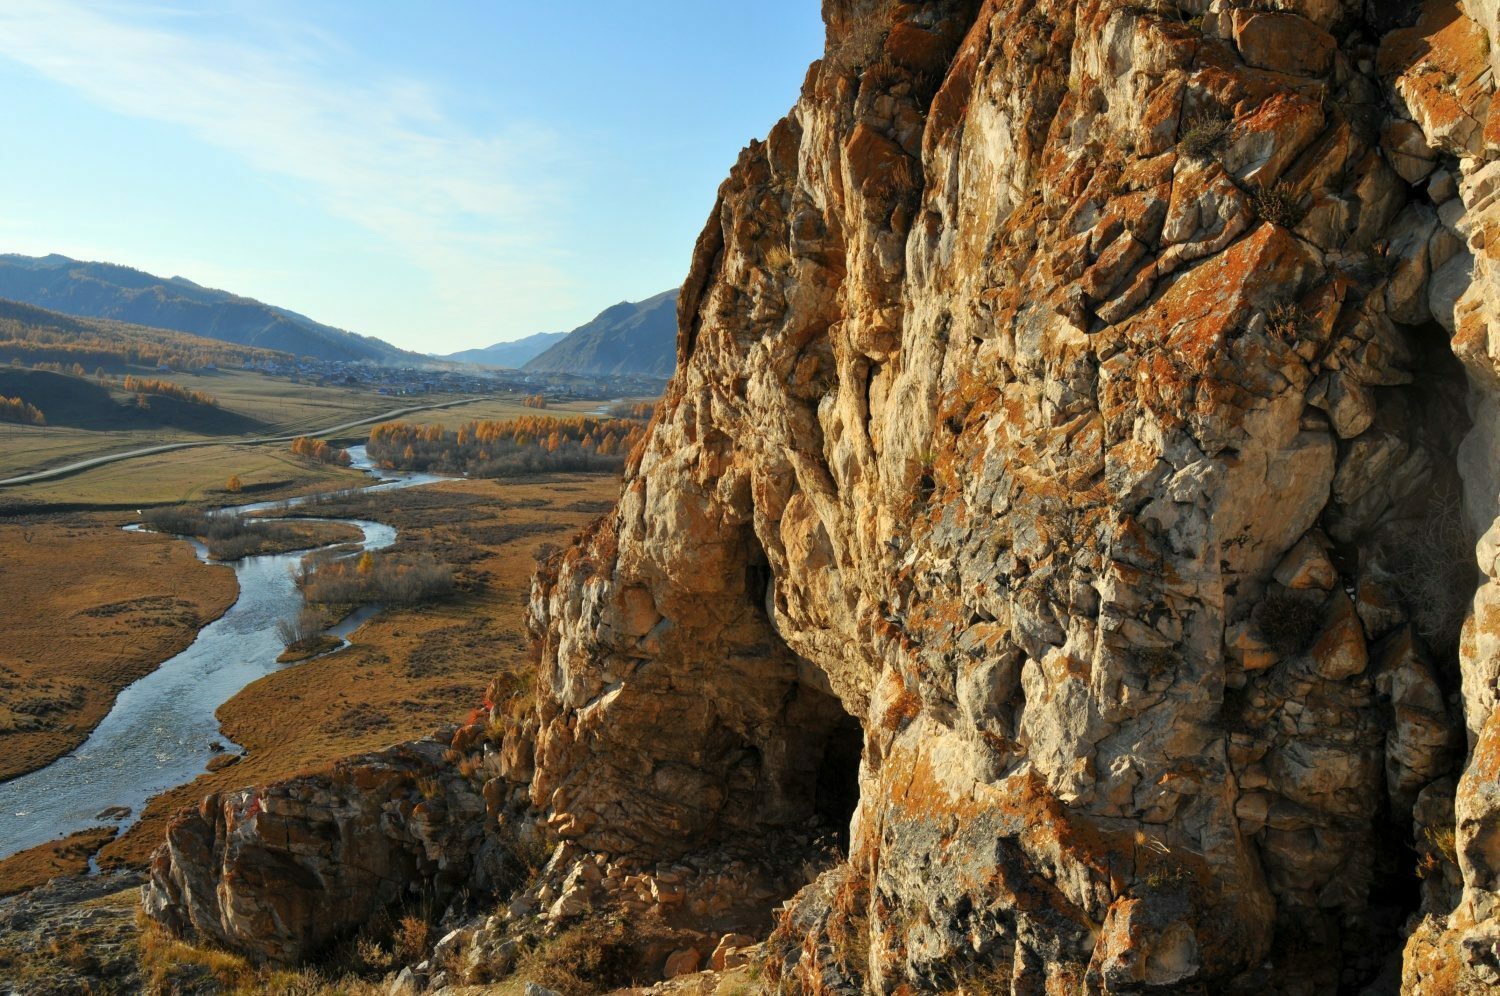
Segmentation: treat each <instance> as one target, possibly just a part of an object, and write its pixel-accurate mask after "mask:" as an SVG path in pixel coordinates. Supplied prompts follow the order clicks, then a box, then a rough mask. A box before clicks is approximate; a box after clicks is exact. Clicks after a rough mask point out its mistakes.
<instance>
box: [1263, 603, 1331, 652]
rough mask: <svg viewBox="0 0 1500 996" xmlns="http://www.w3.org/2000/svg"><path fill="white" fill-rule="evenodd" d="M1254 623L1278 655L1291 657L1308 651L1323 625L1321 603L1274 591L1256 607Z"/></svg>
mask: <svg viewBox="0 0 1500 996" xmlns="http://www.w3.org/2000/svg"><path fill="white" fill-rule="evenodd" d="M1255 624H1256V625H1257V626H1259V627H1260V632H1261V635H1262V636H1264V637H1265V638H1266V642H1267V643H1269V644H1270V645H1271V646H1272V647H1273V648H1275V650H1276V652H1277V653H1279V654H1281V655H1282V656H1283V657H1290V656H1291V655H1293V654H1299V653H1301V652H1302V651H1304V650H1306V649H1307V647H1308V645H1309V644H1311V643H1312V641H1313V637H1315V636H1317V635H1318V629H1319V628H1320V627H1321V626H1322V624H1323V609H1322V606H1321V605H1320V604H1319V600H1317V599H1313V598H1309V597H1307V596H1305V595H1298V594H1295V593H1293V592H1290V591H1282V590H1272V591H1269V592H1267V593H1266V597H1265V598H1264V599H1262V600H1261V603H1260V604H1259V605H1257V606H1256V607H1255Z"/></svg>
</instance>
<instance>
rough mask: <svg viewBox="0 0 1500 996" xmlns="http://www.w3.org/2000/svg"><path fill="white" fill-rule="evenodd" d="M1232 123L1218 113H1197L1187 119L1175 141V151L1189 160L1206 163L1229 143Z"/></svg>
mask: <svg viewBox="0 0 1500 996" xmlns="http://www.w3.org/2000/svg"><path fill="white" fill-rule="evenodd" d="M1233 124H1234V123H1233V122H1232V121H1230V120H1229V118H1228V117H1227V116H1225V115H1224V114H1222V113H1220V112H1218V111H1199V112H1198V113H1196V114H1194V115H1193V116H1192V117H1190V118H1188V120H1187V125H1186V127H1184V128H1183V129H1182V137H1181V138H1179V139H1178V140H1177V149H1178V151H1179V152H1181V153H1182V154H1183V155H1185V156H1187V157H1188V158H1190V159H1196V160H1198V161H1200V162H1207V161H1208V160H1210V159H1216V158H1218V155H1219V153H1220V152H1221V151H1222V150H1223V148H1224V145H1225V144H1226V143H1227V142H1228V141H1229V131H1230V129H1231V128H1232V127H1233Z"/></svg>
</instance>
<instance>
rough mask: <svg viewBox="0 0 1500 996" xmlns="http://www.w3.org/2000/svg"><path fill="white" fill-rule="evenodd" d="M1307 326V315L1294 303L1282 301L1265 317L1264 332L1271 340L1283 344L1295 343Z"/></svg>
mask: <svg viewBox="0 0 1500 996" xmlns="http://www.w3.org/2000/svg"><path fill="white" fill-rule="evenodd" d="M1306 326H1307V315H1306V314H1304V313H1303V311H1302V309H1301V308H1300V307H1298V306H1297V304H1296V302H1293V301H1283V302H1281V303H1280V304H1278V305H1276V306H1275V307H1273V308H1272V309H1271V310H1270V312H1268V313H1267V315H1266V331H1267V332H1268V333H1270V335H1271V337H1272V338H1273V339H1277V340H1279V341H1281V342H1284V343H1288V344H1290V343H1293V342H1296V341H1297V340H1298V339H1299V338H1301V336H1302V330H1303V329H1304V328H1306Z"/></svg>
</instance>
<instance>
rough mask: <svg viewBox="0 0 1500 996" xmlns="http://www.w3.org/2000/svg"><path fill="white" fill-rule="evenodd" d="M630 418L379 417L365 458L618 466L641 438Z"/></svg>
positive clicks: (556, 467)
mask: <svg viewBox="0 0 1500 996" xmlns="http://www.w3.org/2000/svg"><path fill="white" fill-rule="evenodd" d="M645 432H646V426H645V424H644V423H642V422H639V421H636V420H634V419H624V418H604V417H599V416H593V415H577V416H573V417H571V418H549V417H547V416H543V415H523V416H521V417H519V418H513V419H504V420H496V421H490V420H487V421H475V422H466V423H464V424H463V425H461V426H459V427H458V428H457V429H450V428H448V427H447V426H443V425H440V424H432V425H416V424H413V423H409V422H386V423H383V424H381V425H377V426H375V428H374V429H372V430H370V439H369V442H368V443H367V444H366V449H367V450H368V452H369V454H370V457H371V458H372V459H373V460H375V461H376V462H377V463H378V464H380V466H382V467H385V468H388V469H392V470H418V471H434V472H437V473H447V474H469V475H470V476H473V477H508V476H515V475H524V474H534V473H546V472H549V471H595V470H598V471H605V470H616V469H618V468H620V467H621V466H623V464H624V462H625V456H626V455H627V454H628V453H630V451H631V450H632V449H633V448H634V447H635V446H636V445H637V444H638V443H639V442H640V441H641V440H642V439H643V438H644V437H645Z"/></svg>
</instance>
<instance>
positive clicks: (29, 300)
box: [0, 253, 417, 363]
mask: <svg viewBox="0 0 1500 996" xmlns="http://www.w3.org/2000/svg"><path fill="white" fill-rule="evenodd" d="M0 297H3V298H8V299H10V300H13V301H17V302H19V303H21V304H28V305H33V306H35V307H39V308H44V309H46V310H49V311H54V312H59V313H61V314H65V315H70V316H73V317H76V318H101V319H108V320H112V321H121V322H126V323H129V324H132V325H144V326H148V327H151V328H159V329H167V330H169V331H174V332H186V333H189V334H192V335H197V336H202V337H204V338H209V339H217V340H219V341H221V342H228V343H234V344H237V345H242V346H252V347H256V348H261V349H274V350H279V351H281V352H287V353H292V354H294V355H297V356H311V357H313V358H316V359H320V360H343V361H351V362H358V361H364V362H373V363H390V362H411V361H413V360H416V359H417V356H416V354H413V353H409V352H407V351H406V350H403V349H400V348H398V347H396V346H393V345H391V344H390V343H388V342H385V341H384V340H381V339H377V338H375V337H373V336H365V335H360V334H358V333H355V332H350V331H347V330H345V329H340V328H336V327H334V326H331V325H325V324H323V323H321V322H317V321H314V320H313V319H311V318H308V317H307V316H306V315H303V314H300V313H298V312H295V311H292V310H290V309H287V308H282V307H279V306H277V305H272V304H267V303H265V302H263V301H259V300H257V299H255V298H251V297H245V296H243V295H239V294H235V293H233V292H231V291H225V290H220V289H217V288H211V287H205V286H203V285H201V284H197V283H195V282H193V281H192V280H189V279H188V278H186V277H182V276H172V277H159V276H156V275H155V274H151V273H148V272H146V271H144V270H139V269H136V268H134V267H130V266H125V265H123V264H119V263H108V262H91V261H82V260H76V259H73V258H71V257H69V256H64V255H62V254H60V253H51V254H49V255H47V256H24V255H20V254H16V253H6V254H0Z"/></svg>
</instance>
